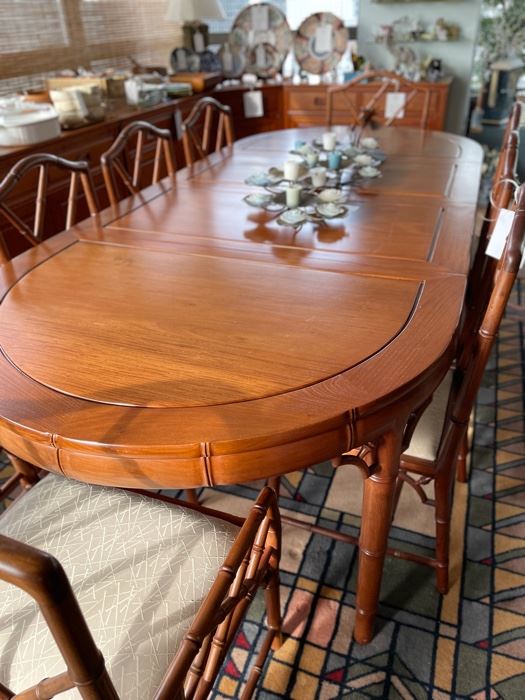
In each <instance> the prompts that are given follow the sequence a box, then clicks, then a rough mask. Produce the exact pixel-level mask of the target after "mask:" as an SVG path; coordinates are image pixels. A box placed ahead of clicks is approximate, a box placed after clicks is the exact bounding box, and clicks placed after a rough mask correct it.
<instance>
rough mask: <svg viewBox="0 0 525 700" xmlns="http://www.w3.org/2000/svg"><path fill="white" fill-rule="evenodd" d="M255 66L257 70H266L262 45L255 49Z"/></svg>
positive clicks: (264, 52)
mask: <svg viewBox="0 0 525 700" xmlns="http://www.w3.org/2000/svg"><path fill="white" fill-rule="evenodd" d="M255 65H256V66H257V67H258V68H266V49H265V48H264V46H263V45H262V44H257V46H256V47H255Z"/></svg>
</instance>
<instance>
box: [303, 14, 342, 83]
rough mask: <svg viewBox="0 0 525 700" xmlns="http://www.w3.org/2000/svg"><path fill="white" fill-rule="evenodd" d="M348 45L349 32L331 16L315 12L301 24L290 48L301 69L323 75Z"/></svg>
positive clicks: (333, 66) (336, 62)
mask: <svg viewBox="0 0 525 700" xmlns="http://www.w3.org/2000/svg"><path fill="white" fill-rule="evenodd" d="M347 45H348V30H347V29H346V27H345V26H344V24H343V21H342V20H340V19H339V17H336V16H335V15H334V14H332V13H331V12H316V13H315V14H313V15H310V17H307V18H306V19H305V20H303V22H302V23H301V26H300V27H299V29H298V30H297V34H296V35H295V39H294V43H293V48H294V53H295V58H296V60H297V63H298V64H299V65H300V67H301V68H302V69H303V70H305V71H307V72H308V73H315V74H317V75H322V74H323V73H328V72H329V71H331V70H333V69H334V68H335V66H336V65H337V64H338V63H339V61H340V60H341V58H342V57H343V54H344V52H345V51H346V47H347Z"/></svg>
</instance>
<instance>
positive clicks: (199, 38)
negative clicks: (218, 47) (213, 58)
mask: <svg viewBox="0 0 525 700" xmlns="http://www.w3.org/2000/svg"><path fill="white" fill-rule="evenodd" d="M193 48H194V49H195V51H196V52H197V53H202V52H203V51H204V49H205V48H206V47H205V45H204V35H203V34H202V32H198V31H197V32H195V34H194V35H193Z"/></svg>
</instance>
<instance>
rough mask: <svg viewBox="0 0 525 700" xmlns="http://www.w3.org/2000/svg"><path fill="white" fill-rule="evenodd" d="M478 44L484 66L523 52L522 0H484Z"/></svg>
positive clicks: (524, 23) (524, 2) (524, 17)
mask: <svg viewBox="0 0 525 700" xmlns="http://www.w3.org/2000/svg"><path fill="white" fill-rule="evenodd" d="M479 43H480V45H481V46H482V47H483V54H484V56H483V58H484V62H485V64H486V65H490V64H491V63H492V62H493V61H496V60H499V59H502V58H512V57H523V55H524V52H525V0H483V6H482V18H481V26H480V36H479Z"/></svg>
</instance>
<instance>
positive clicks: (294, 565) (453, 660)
mask: <svg viewBox="0 0 525 700" xmlns="http://www.w3.org/2000/svg"><path fill="white" fill-rule="evenodd" d="M524 359H525V354H524V344H523V328H522V324H519V323H515V322H512V321H505V322H504V324H503V327H502V329H501V333H500V337H499V340H498V343H497V347H496V351H495V353H494V357H493V362H492V364H491V366H490V367H489V369H488V370H487V372H486V375H485V379H484V385H483V388H482V390H481V392H480V395H479V399H478V403H477V407H476V411H475V415H474V426H473V428H474V433H473V451H472V455H471V479H470V483H469V484H468V485H463V484H457V485H456V494H455V501H454V513H453V545H452V552H453V560H452V582H453V585H452V587H451V590H450V593H449V594H448V595H447V596H446V597H441V596H440V595H438V593H437V592H436V590H435V587H434V577H433V572H432V571H431V570H430V569H427V568H425V567H422V566H419V565H416V564H413V563H410V562H406V561H401V560H397V559H392V558H389V559H387V563H386V567H385V575H384V579H383V586H382V590H381V607H380V611H379V616H378V620H377V625H376V629H377V635H376V637H375V639H374V640H373V642H372V643H371V644H368V645H367V646H364V647H360V646H358V645H356V644H354V643H353V641H352V629H353V624H354V603H355V583H356V569H357V552H356V548H355V547H352V546H349V545H346V544H342V543H338V542H335V541H332V540H328V539H325V538H323V537H320V536H315V535H309V534H308V533H307V532H306V531H305V530H301V529H297V528H292V527H288V526H286V527H285V528H284V538H283V549H284V551H283V561H282V609H283V611H284V633H285V637H284V644H283V645H282V647H281V648H280V649H279V650H278V651H277V652H275V653H274V654H273V656H272V658H271V660H270V661H269V662H268V663H267V665H266V667H265V670H264V674H263V679H262V682H261V683H260V686H259V690H258V694H257V697H258V698H261V699H263V700H274V699H277V698H291V699H297V700H314V699H316V700H317V699H319V700H328V698H353V699H355V700H360V699H361V698H363V699H364V698H389V699H390V698H391V699H395V700H397V699H403V700H409V699H412V698H413V699H415V700H423V699H432V700H445V698H474V699H475V700H496V699H498V698H501V699H502V700H522V699H523V698H525V488H524V486H525V445H524V401H525V391H524V376H525V375H524ZM9 472H10V467H9V466H6V465H5V464H4V463H2V464H0V480H3V479H5V478H7V477H8V475H9ZM261 485H262V484H250V485H246V486H238V487H235V488H228V489H206V490H205V491H203V492H202V494H201V500H202V502H203V503H204V504H205V505H207V506H210V507H216V508H220V509H224V510H228V511H230V512H236V513H240V514H242V513H245V512H246V510H247V508H248V506H249V503H250V502H251V501H253V499H254V498H255V496H256V494H257V492H258V489H259V487H260V486H261ZM360 499H361V477H360V475H359V473H358V472H357V470H353V469H350V468H341V469H339V470H337V471H335V472H334V471H333V470H332V468H331V467H330V465H329V464H320V465H317V466H316V467H314V468H312V469H311V470H308V471H304V472H297V473H293V474H290V475H288V477H287V478H286V479H284V480H283V488H282V499H281V503H282V508H283V511H285V512H286V511H288V512H293V513H294V514H296V515H297V514H298V515H299V517H301V518H303V519H304V520H306V521H309V522H312V523H319V524H322V525H327V526H330V527H335V528H338V529H340V530H341V531H344V532H350V533H354V534H357V532H358V528H359V506H360ZM1 507H2V505H1V504H0V508H1ZM432 518H433V511H432V509H431V508H429V507H427V506H423V505H421V503H420V502H419V500H418V499H417V496H415V494H414V493H413V492H412V491H410V490H408V489H405V491H404V492H403V494H402V498H401V501H400V505H399V510H398V513H397V516H396V519H395V522H394V527H393V529H392V544H393V545H394V546H397V545H399V546H403V547H409V548H411V549H412V550H414V551H416V552H425V553H426V552H429V551H431V548H432V534H433V521H432ZM263 623H264V607H263V604H262V598H261V597H258V598H257V599H256V600H255V602H254V604H253V605H252V607H251V608H250V611H249V613H248V618H247V620H246V622H245V623H244V625H243V627H242V629H241V631H240V632H239V634H238V637H237V640H236V644H235V648H234V649H233V652H232V653H231V655H230V657H229V659H228V660H227V662H226V664H225V668H224V673H223V675H222V677H221V679H220V681H219V682H218V684H217V687H216V690H215V691H214V697H215V698H232V697H236V696H237V695H238V694H239V693H240V690H241V687H242V685H243V682H244V678H245V674H246V669H247V666H248V664H249V663H250V660H251V659H252V656H253V650H254V649H255V648H257V646H258V644H259V643H260V642H261V641H262V635H261V632H262V630H263Z"/></svg>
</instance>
